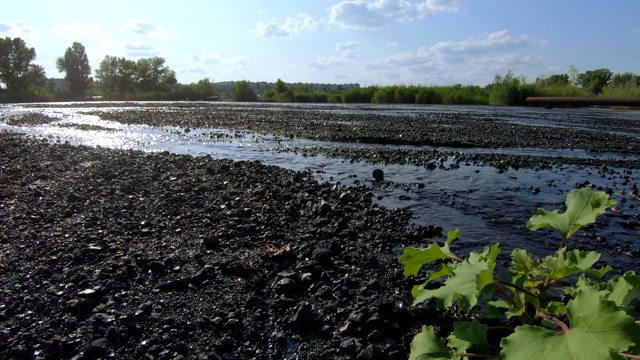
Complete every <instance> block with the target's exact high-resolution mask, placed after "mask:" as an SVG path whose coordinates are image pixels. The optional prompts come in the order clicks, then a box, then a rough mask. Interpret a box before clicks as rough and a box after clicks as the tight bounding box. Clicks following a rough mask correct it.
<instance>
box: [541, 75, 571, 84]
mask: <svg viewBox="0 0 640 360" xmlns="http://www.w3.org/2000/svg"><path fill="white" fill-rule="evenodd" d="M536 84H538V85H541V86H545V87H563V86H569V84H570V82H569V75H568V74H555V75H551V76H549V77H546V78H544V77H543V78H537V79H536Z"/></svg>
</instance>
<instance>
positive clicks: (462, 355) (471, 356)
mask: <svg viewBox="0 0 640 360" xmlns="http://www.w3.org/2000/svg"><path fill="white" fill-rule="evenodd" d="M456 355H458V356H460V357H463V358H464V357H467V358H484V359H499V358H500V357H499V356H495V355H484V354H473V353H457V354H456Z"/></svg>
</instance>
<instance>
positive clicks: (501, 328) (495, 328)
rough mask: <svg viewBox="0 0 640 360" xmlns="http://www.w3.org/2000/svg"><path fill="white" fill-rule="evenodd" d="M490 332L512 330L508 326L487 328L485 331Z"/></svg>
mask: <svg viewBox="0 0 640 360" xmlns="http://www.w3.org/2000/svg"><path fill="white" fill-rule="evenodd" d="M491 330H511V331H513V328H512V327H510V326H488V327H487V331H491Z"/></svg>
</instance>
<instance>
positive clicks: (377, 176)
mask: <svg viewBox="0 0 640 360" xmlns="http://www.w3.org/2000/svg"><path fill="white" fill-rule="evenodd" d="M371 176H372V178H373V181H376V182H381V181H384V171H382V169H375V170H373V172H372V173H371Z"/></svg>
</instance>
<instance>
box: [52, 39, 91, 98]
mask: <svg viewBox="0 0 640 360" xmlns="http://www.w3.org/2000/svg"><path fill="white" fill-rule="evenodd" d="M56 67H57V68H58V71H60V72H63V73H65V74H66V75H65V77H64V79H65V81H66V82H67V84H69V92H70V94H71V98H74V99H75V98H79V99H81V100H82V99H84V96H85V94H86V93H87V90H89V86H90V85H91V83H92V82H93V79H92V78H91V66H89V58H88V57H87V53H86V52H85V49H84V46H83V45H82V44H80V43H79V42H77V41H76V42H74V43H73V44H72V45H71V47H68V48H67V50H66V51H65V53H64V56H63V57H59V58H58V59H57V60H56Z"/></svg>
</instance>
